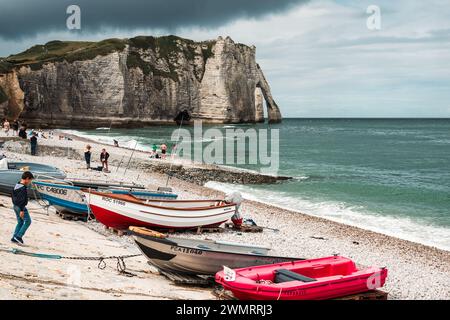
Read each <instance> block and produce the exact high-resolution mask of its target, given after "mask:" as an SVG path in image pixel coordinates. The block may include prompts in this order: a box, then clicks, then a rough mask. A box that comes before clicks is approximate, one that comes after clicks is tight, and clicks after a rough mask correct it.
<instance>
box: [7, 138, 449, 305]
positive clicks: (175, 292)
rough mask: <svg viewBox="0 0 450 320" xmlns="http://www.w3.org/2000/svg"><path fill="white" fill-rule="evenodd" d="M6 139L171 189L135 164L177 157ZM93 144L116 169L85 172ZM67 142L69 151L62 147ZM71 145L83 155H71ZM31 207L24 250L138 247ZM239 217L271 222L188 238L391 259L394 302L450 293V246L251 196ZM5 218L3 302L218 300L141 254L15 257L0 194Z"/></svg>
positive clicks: (191, 189)
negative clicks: (120, 260) (120, 261)
mask: <svg viewBox="0 0 450 320" xmlns="http://www.w3.org/2000/svg"><path fill="white" fill-rule="evenodd" d="M2 135H3V133H2ZM7 143H8V147H7V148H3V150H2V151H3V153H4V154H5V155H6V157H7V159H9V160H11V161H32V162H38V163H45V164H49V165H54V166H56V167H58V168H60V169H62V170H64V171H65V172H66V174H67V177H68V178H79V179H95V180H102V181H109V182H111V181H117V182H128V183H129V182H136V183H139V184H143V185H145V186H146V187H148V188H151V189H154V188H156V187H158V186H164V185H165V184H166V181H167V175H165V174H163V173H161V172H151V171H148V170H142V168H136V166H134V164H135V163H136V162H139V161H141V162H151V161H167V162H169V161H170V160H169V159H166V160H150V159H149V156H148V154H147V153H145V152H140V151H136V152H134V155H133V162H132V163H131V164H132V165H130V166H129V167H128V168H127V167H126V166H125V165H123V163H124V161H123V159H129V158H130V156H131V154H132V153H133V150H130V149H125V148H118V147H113V146H109V145H107V146H105V145H101V144H98V143H96V142H95V141H88V140H86V139H84V138H79V137H76V136H71V140H64V139H63V140H59V139H58V133H55V135H54V137H53V139H40V140H39V145H40V146H42V147H44V146H45V147H48V148H47V149H46V150H47V151H46V152H45V154H43V152H41V153H39V149H38V156H31V155H30V154H29V152H28V153H26V152H24V151H21V150H20V148H21V146H20V145H19V144H18V143H17V142H15V141H8V142H7ZM87 143H89V144H90V145H91V146H92V153H93V161H94V163H93V166H96V165H97V164H98V165H100V164H99V159H98V158H99V154H100V151H101V149H102V148H107V150H108V152H109V153H110V155H111V156H110V161H109V162H110V168H109V169H110V171H111V172H110V173H104V172H101V171H93V170H87V169H86V167H85V163H84V159H83V158H82V157H78V158H77V154H82V153H83V152H84V148H85V146H86V144H87ZM52 148H58V150H59V151H58V152H59V153H55V154H52V152H51V150H52ZM64 148H67V156H64V155H63V154H61V150H64ZM69 148H70V149H71V150H74V151H76V152H75V153H74V152H72V153H71V152H69ZM55 150H56V149H55ZM125 162H126V161H125ZM119 165H120V167H119ZM168 185H169V186H170V187H171V188H172V189H173V191H174V192H175V193H177V194H178V195H179V199H201V198H221V197H224V194H223V193H222V192H220V191H216V190H213V189H209V188H207V187H204V186H202V185H199V183H194V182H192V181H188V180H182V179H178V178H176V177H172V178H170V180H169V182H168ZM29 209H31V210H30V213H31V216H32V219H33V223H32V225H31V227H30V229H29V231H28V233H27V235H26V239H24V240H25V241H26V244H27V246H26V247H24V248H20V249H23V250H26V251H31V252H39V253H46V254H52V255H61V256H81V255H82V256H117V255H133V254H139V250H138V249H137V247H136V246H135V245H134V243H133V240H132V239H131V237H129V236H126V235H125V236H122V237H119V236H118V235H116V234H114V233H111V232H110V231H108V230H105V228H104V227H103V226H102V225H101V224H99V223H98V222H95V221H90V222H87V223H85V222H81V221H67V220H63V219H61V218H60V217H59V216H57V215H56V214H55V212H54V210H52V209H50V210H48V212H47V210H44V209H43V208H42V207H41V206H40V205H39V203H38V202H36V201H32V202H31V203H30V205H29ZM242 214H243V216H244V217H245V218H251V219H253V220H254V221H256V223H257V224H258V225H260V226H263V227H267V229H264V231H263V232H262V233H241V232H237V231H233V230H226V231H224V232H222V233H206V234H201V235H197V234H194V233H183V234H182V236H186V237H192V238H208V239H215V240H226V241H233V242H241V243H245V244H254V245H263V246H267V247H270V248H272V249H273V250H274V253H276V254H277V255H283V256H295V257H301V258H318V257H323V256H331V255H333V254H339V255H342V256H346V257H349V258H351V259H353V260H354V261H356V262H357V263H358V264H360V265H364V266H370V265H374V266H386V267H387V268H388V270H389V273H388V279H387V282H386V285H385V287H384V288H383V290H384V291H386V292H388V294H389V299H427V300H428V299H450V252H449V251H445V250H440V249H437V248H434V247H430V246H426V245H422V244H419V243H414V242H410V241H406V240H402V239H398V238H395V237H391V236H387V235H383V234H380V233H376V232H372V231H367V230H364V229H361V228H357V227H354V226H349V225H345V224H341V223H337V222H333V221H329V220H326V219H323V218H319V217H314V216H311V215H308V213H307V212H305V213H299V212H294V211H289V210H286V209H283V208H279V207H276V206H271V205H268V204H264V203H259V202H255V201H250V200H244V202H243V204H242ZM0 217H1V218H2V221H3V223H2V224H0V230H1V235H2V236H1V238H0V248H1V249H2V250H0V256H1V259H2V264H1V267H0V299H24V298H26V299H195V300H197V299H215V296H214V295H213V294H212V290H211V289H210V288H191V287H181V286H176V285H174V284H172V283H171V282H170V281H169V280H167V279H166V278H165V277H163V276H162V275H159V274H158V271H157V270H156V269H155V268H153V267H152V266H150V265H149V264H148V263H147V262H146V259H145V257H143V256H138V257H134V258H129V259H126V266H127V271H129V272H131V273H132V274H133V276H127V275H124V274H119V273H118V271H117V268H116V262H115V261H114V260H110V261H106V268H105V269H103V270H102V269H99V268H98V267H97V264H98V263H97V262H95V261H83V260H68V259H45V258H35V257H29V256H24V255H15V254H12V253H11V252H9V251H8V250H10V249H11V248H18V247H17V246H14V245H13V244H12V243H11V242H10V238H11V232H12V230H13V229H14V226H15V221H16V219H15V215H14V212H13V210H12V205H11V200H10V198H9V197H7V196H0ZM269 228H271V229H277V230H278V231H276V230H271V229H269Z"/></svg>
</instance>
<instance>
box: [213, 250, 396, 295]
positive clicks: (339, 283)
mask: <svg viewBox="0 0 450 320" xmlns="http://www.w3.org/2000/svg"><path fill="white" fill-rule="evenodd" d="M386 277H387V269H386V268H377V267H369V268H365V269H361V270H358V269H357V267H356V265H355V263H354V262H353V261H352V260H350V259H348V258H344V257H340V256H333V257H325V258H319V259H311V260H303V261H294V262H287V263H277V264H272V265H263V266H256V267H249V268H242V269H236V270H231V272H230V270H228V271H227V272H225V271H220V272H218V273H217V274H216V282H217V283H219V284H221V285H222V286H223V287H224V288H225V289H227V290H230V291H232V292H233V294H234V296H235V297H236V298H238V299H243V300H323V299H332V298H338V297H343V296H348V295H352V294H357V293H361V292H366V291H369V290H374V289H376V288H380V287H382V286H383V285H384V283H385V281H386Z"/></svg>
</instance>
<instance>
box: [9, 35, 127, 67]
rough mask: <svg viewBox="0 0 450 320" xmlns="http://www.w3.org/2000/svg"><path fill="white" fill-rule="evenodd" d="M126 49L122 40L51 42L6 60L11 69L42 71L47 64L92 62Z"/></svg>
mask: <svg viewBox="0 0 450 320" xmlns="http://www.w3.org/2000/svg"><path fill="white" fill-rule="evenodd" d="M124 48H125V42H124V41H123V40H120V39H107V40H103V41H99V42H88V41H50V42H48V43H46V44H44V45H36V46H33V47H31V48H30V49H28V50H25V51H24V52H21V53H19V54H15V55H11V56H9V57H8V58H6V62H7V63H9V65H10V67H20V66H22V65H29V66H30V67H31V68H32V69H40V68H41V67H42V65H43V64H44V63H46V62H58V61H64V60H65V61H67V62H73V61H82V60H90V59H93V58H95V57H96V56H99V55H107V54H109V53H111V52H114V51H121V50H123V49H124Z"/></svg>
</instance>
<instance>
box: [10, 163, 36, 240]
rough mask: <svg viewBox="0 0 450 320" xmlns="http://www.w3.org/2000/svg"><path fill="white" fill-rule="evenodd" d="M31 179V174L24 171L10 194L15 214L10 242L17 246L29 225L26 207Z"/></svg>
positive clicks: (29, 219)
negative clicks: (15, 223)
mask: <svg viewBox="0 0 450 320" xmlns="http://www.w3.org/2000/svg"><path fill="white" fill-rule="evenodd" d="M33 179H34V177H33V174H32V173H31V172H30V171H25V172H24V173H23V174H22V179H21V180H20V182H18V183H17V184H16V186H15V187H14V190H13V192H12V202H13V205H14V212H15V213H16V218H17V226H16V229H15V230H14V235H13V237H12V238H11V241H12V242H14V243H17V244H19V245H23V240H22V238H23V236H24V235H25V232H26V231H27V229H28V227H29V226H30V224H31V217H30V214H29V213H28V210H27V208H26V205H27V204H28V192H27V187H28V186H29V185H30V184H31V181H32V180H33Z"/></svg>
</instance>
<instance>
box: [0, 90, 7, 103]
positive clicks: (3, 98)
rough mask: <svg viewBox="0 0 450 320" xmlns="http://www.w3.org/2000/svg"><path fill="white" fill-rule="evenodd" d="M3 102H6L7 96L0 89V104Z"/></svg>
mask: <svg viewBox="0 0 450 320" xmlns="http://www.w3.org/2000/svg"><path fill="white" fill-rule="evenodd" d="M5 101H8V96H7V95H6V92H5V91H3V89H2V87H0V103H3V102H5Z"/></svg>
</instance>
